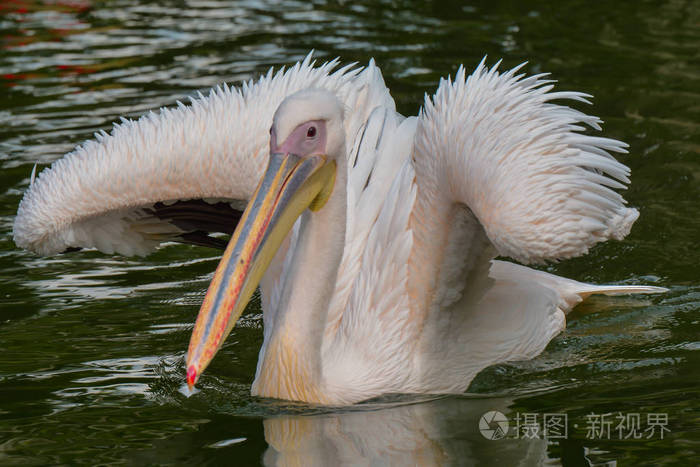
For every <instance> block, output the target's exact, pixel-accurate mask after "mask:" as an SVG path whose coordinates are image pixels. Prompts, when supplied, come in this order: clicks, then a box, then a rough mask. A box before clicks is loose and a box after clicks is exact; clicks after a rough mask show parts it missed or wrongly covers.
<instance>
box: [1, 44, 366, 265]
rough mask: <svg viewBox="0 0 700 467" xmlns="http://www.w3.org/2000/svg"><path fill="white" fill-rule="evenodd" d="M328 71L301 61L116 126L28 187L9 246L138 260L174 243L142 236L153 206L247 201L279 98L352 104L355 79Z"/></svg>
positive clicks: (154, 234)
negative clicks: (306, 92)
mask: <svg viewBox="0 0 700 467" xmlns="http://www.w3.org/2000/svg"><path fill="white" fill-rule="evenodd" d="M336 66H337V60H334V61H331V62H328V63H325V64H323V65H321V66H318V67H314V64H313V62H312V60H311V54H309V55H308V56H307V57H306V59H305V60H304V61H302V62H299V63H297V64H296V65H294V66H293V67H291V68H290V69H289V70H287V71H284V70H279V71H277V73H273V70H272V69H270V71H269V72H268V73H267V75H265V76H263V77H262V78H260V79H259V80H257V81H253V80H250V81H248V82H245V83H243V85H242V86H241V87H240V88H235V87H229V86H227V85H225V84H224V85H222V86H217V87H215V88H213V89H212V90H211V91H210V92H209V94H208V95H207V96H204V95H202V94H201V93H198V95H197V97H193V98H191V103H190V105H189V106H185V105H183V104H182V103H180V102H178V103H177V106H176V107H175V108H172V109H170V108H163V109H161V110H160V112H159V113H154V112H150V113H148V114H146V115H144V116H143V117H141V118H140V119H138V120H137V121H132V120H128V119H124V118H122V119H121V122H120V123H115V124H114V128H113V130H112V132H111V133H109V134H107V133H106V132H104V131H101V132H98V133H96V134H95V139H94V140H90V141H87V142H85V143H83V144H82V145H80V146H78V147H77V148H76V149H75V150H74V151H72V152H71V153H69V154H67V155H66V156H64V157H63V158H61V159H59V160H57V161H55V162H54V163H53V164H52V165H51V167H50V168H49V169H47V170H44V171H42V172H41V173H40V174H39V175H38V176H37V177H36V179H35V180H33V183H31V185H30V186H29V188H28V189H27V192H26V193H25V195H24V198H23V199H22V201H21V203H20V206H19V209H18V212H17V217H16V219H15V223H14V229H13V230H14V239H15V243H16V244H17V245H18V246H20V247H22V248H26V249H29V250H32V251H34V252H37V253H39V254H44V255H48V254H55V253H60V252H62V251H66V250H68V249H70V248H75V247H79V248H81V247H82V248H93V247H96V248H98V249H100V250H101V251H103V252H105V253H113V252H117V253H121V254H126V255H132V254H141V255H143V254H147V253H148V252H150V251H152V250H153V248H155V247H156V246H157V245H158V244H159V243H160V242H162V241H165V240H168V239H172V237H173V236H174V237H177V236H179V235H180V234H182V233H183V232H182V229H180V228H178V227H177V225H175V224H177V223H175V224H173V223H168V222H167V221H163V223H167V228H161V227H158V228H156V229H155V231H147V230H144V228H143V227H144V225H146V224H145V223H144V220H145V221H147V223H150V224H149V225H151V226H152V225H153V223H156V222H158V219H159V218H158V217H157V216H155V217H154V216H153V215H150V214H149V213H151V212H152V211H153V209H154V208H153V206H154V205H155V204H156V203H158V202H162V201H174V200H196V199H206V198H220V199H224V200H242V201H246V200H248V199H249V197H250V196H251V194H252V193H253V191H254V189H255V186H256V184H257V181H258V180H259V178H260V176H261V174H262V171H263V170H264V168H265V164H266V162H267V153H268V152H267V148H268V145H269V134H268V130H269V127H270V123H271V122H272V116H273V114H274V112H275V110H276V108H277V106H278V105H279V104H280V102H281V101H282V100H283V99H284V98H285V97H286V96H287V95H289V94H291V93H293V92H295V91H297V90H299V89H302V88H306V87H320V88H326V89H329V90H331V91H334V92H336V93H337V94H338V95H339V96H341V98H354V97H355V95H356V93H357V92H358V91H357V87H358V85H357V83H356V82H355V79H356V78H357V76H358V74H359V72H360V69H358V68H356V67H353V66H346V67H343V68H342V69H340V70H337V71H335V72H333V69H334V68H335V67H336ZM32 178H33V177H32ZM161 220H162V219H161ZM181 220H182V219H181ZM232 223H233V221H232ZM166 231H167V232H166ZM165 233H169V234H170V235H163V234H165Z"/></svg>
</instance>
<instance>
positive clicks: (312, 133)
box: [270, 120, 326, 157]
mask: <svg viewBox="0 0 700 467" xmlns="http://www.w3.org/2000/svg"><path fill="white" fill-rule="evenodd" d="M276 144H277V135H276V134H275V132H274V130H273V131H272V132H271V133H270V150H271V151H272V152H281V153H284V154H288V153H291V154H296V155H297V156H302V157H303V156H308V155H311V154H323V153H325V152H326V122H325V121H324V120H311V121H308V122H306V123H302V124H301V125H299V126H298V127H296V128H295V129H294V131H292V133H291V134H290V135H289V136H288V137H287V139H286V140H284V142H283V143H282V144H281V145H280V146H277V147H275V146H276Z"/></svg>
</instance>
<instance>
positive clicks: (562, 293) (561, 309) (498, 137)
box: [406, 62, 662, 392]
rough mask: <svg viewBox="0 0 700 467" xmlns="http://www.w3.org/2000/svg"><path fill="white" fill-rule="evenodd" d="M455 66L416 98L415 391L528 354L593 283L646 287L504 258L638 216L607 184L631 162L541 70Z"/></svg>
mask: <svg viewBox="0 0 700 467" xmlns="http://www.w3.org/2000/svg"><path fill="white" fill-rule="evenodd" d="M519 68H520V67H518V68H515V69H513V70H510V71H508V72H506V73H503V74H501V73H499V72H498V71H497V66H496V67H493V68H492V69H490V70H489V69H487V68H486V67H485V66H484V64H483V62H482V63H481V64H480V65H479V66H478V67H477V69H476V70H475V71H474V73H473V74H472V75H471V76H469V77H468V78H467V77H466V75H465V72H464V68H460V70H459V71H458V73H457V75H456V77H455V80H454V82H452V81H451V80H443V81H442V82H441V83H440V86H439V88H438V90H437V92H436V94H435V96H433V97H432V98H428V97H426V101H425V106H424V109H423V111H422V112H421V115H420V116H419V118H418V125H417V129H416V137H415V148H414V155H413V161H414V164H415V174H416V175H415V176H416V185H417V188H418V191H417V196H416V203H415V208H414V212H413V214H412V218H411V221H412V222H411V228H412V231H413V235H414V246H413V252H412V253H411V258H410V261H409V266H410V271H409V293H410V294H411V296H412V298H414V300H413V301H412V303H411V306H412V307H413V308H414V310H415V311H414V313H415V314H419V313H420V312H421V310H423V312H422V314H421V315H420V316H421V319H422V321H421V326H420V335H419V336H417V339H416V340H417V344H416V352H415V353H414V355H415V359H414V361H413V372H412V374H411V376H410V378H408V381H407V384H406V386H407V387H408V388H409V389H410V390H415V391H434V392H459V391H464V390H465V389H466V388H467V386H468V384H469V382H470V381H471V379H472V378H473V377H474V376H475V375H476V374H477V373H478V371H480V370H481V369H483V368H484V367H486V366H488V365H491V364H494V363H498V362H504V361H509V360H519V359H527V358H532V357H534V356H535V355H537V354H539V353H540V352H541V351H542V350H543V349H544V348H545V346H546V345H547V343H548V342H549V341H550V340H551V339H552V338H553V337H554V336H555V335H556V334H558V333H559V332H560V331H561V330H562V329H564V327H565V313H566V312H568V311H569V310H570V309H571V308H572V307H573V306H574V305H575V304H576V303H578V302H579V301H580V300H582V299H583V298H584V297H585V296H587V295H590V294H591V293H607V294H616V293H650V292H659V291H662V289H659V288H655V287H623V286H619V287H618V286H591V285H588V284H581V283H578V282H575V281H570V280H568V279H564V278H559V277H556V276H553V275H551V274H546V273H543V272H539V271H535V270H533V269H530V268H527V267H524V266H519V265H516V264H513V263H508V262H502V261H493V262H492V261H491V260H492V259H493V258H494V257H495V256H497V255H502V256H509V257H511V258H514V259H516V260H518V261H521V262H523V263H541V262H545V261H548V260H558V259H564V258H570V257H573V256H578V255H582V254H584V253H586V252H587V251H588V249H589V248H590V247H591V246H592V245H594V244H595V243H597V242H600V241H604V240H607V239H610V238H615V239H621V238H623V237H624V236H625V235H626V234H627V233H628V232H629V230H630V228H631V225H632V223H633V222H634V220H635V219H636V218H637V216H638V212H637V211H636V210H635V209H630V208H627V207H626V206H625V201H624V200H623V199H622V197H621V196H620V195H619V194H618V193H616V192H615V191H613V189H621V188H624V183H628V182H629V179H628V178H627V176H628V175H629V169H628V168H627V167H625V166H624V165H622V164H620V163H619V162H617V161H616V160H615V159H614V158H613V157H612V156H611V155H610V152H624V148H625V147H626V145H625V144H624V143H621V142H619V141H615V140H611V139H607V138H601V137H596V136H590V135H587V134H584V133H582V131H583V130H584V126H589V127H591V128H594V129H598V130H599V129H600V125H599V123H600V120H599V119H597V118H596V117H591V116H588V115H585V114H583V113H581V112H579V111H577V110H574V109H571V108H569V107H566V106H562V105H557V104H553V103H552V102H551V101H552V100H555V99H573V100H576V101H583V102H587V101H586V99H585V98H586V97H587V96H586V95H584V94H581V93H576V92H551V90H552V85H551V84H550V83H551V82H550V81H547V80H543V79H542V78H543V75H537V76H531V77H525V76H524V75H516V73H517V71H518V69H519Z"/></svg>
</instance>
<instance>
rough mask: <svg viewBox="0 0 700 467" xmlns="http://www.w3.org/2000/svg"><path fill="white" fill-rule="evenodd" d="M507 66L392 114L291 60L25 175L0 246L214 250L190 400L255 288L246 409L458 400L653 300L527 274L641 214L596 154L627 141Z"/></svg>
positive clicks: (190, 356) (327, 66)
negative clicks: (593, 317) (617, 310)
mask: <svg viewBox="0 0 700 467" xmlns="http://www.w3.org/2000/svg"><path fill="white" fill-rule="evenodd" d="M499 63H500V62H499ZM523 65H524V64H523ZM523 65H520V66H518V67H516V68H514V69H512V70H509V71H506V72H500V71H499V70H498V64H496V65H495V66H493V67H491V68H489V67H487V66H486V64H485V61H484V60H482V61H481V63H480V64H479V65H478V66H477V67H476V69H475V70H474V72H473V73H472V74H471V75H470V76H467V73H466V72H465V69H464V67H463V66H462V67H460V68H459V71H458V72H457V73H456V75H455V77H454V79H450V78H448V79H446V80H445V79H443V80H441V81H440V83H439V86H438V88H437V91H436V93H435V94H434V95H433V96H427V95H426V97H425V102H424V104H423V107H422V109H421V111H420V113H419V114H418V116H413V117H404V116H402V115H400V114H399V113H398V112H397V111H396V107H395V103H394V100H393V99H392V97H391V95H390V94H389V90H388V89H387V87H386V85H385V84H384V81H383V78H382V75H381V72H380V71H379V69H378V67H377V66H376V65H375V63H374V61H373V60H372V61H370V62H369V64H368V65H367V66H366V67H358V66H356V65H355V64H351V65H347V66H343V67H339V63H338V61H337V59H336V60H334V61H331V62H328V63H324V64H322V65H320V66H316V65H315V62H313V60H312V57H311V55H310V54H309V56H307V57H306V58H305V59H304V60H303V61H301V62H299V63H297V64H296V65H294V66H292V67H291V68H289V69H287V70H285V69H282V70H280V71H278V72H276V73H275V72H273V70H270V71H269V72H268V73H267V75H265V76H263V77H261V78H260V79H258V80H257V81H252V80H251V81H249V82H246V83H243V84H242V86H241V87H240V88H234V87H229V86H227V85H222V86H219V87H216V88H214V89H212V90H211V92H210V93H209V95H208V96H206V97H205V96H203V95H202V94H199V95H198V96H197V97H196V98H193V99H192V100H191V105H188V106H187V105H184V104H182V103H180V102H178V106H177V108H173V109H169V108H163V109H161V110H160V112H159V113H153V112H151V113H149V114H147V115H145V116H143V117H141V118H140V119H138V120H137V121H132V120H128V119H122V121H121V123H120V124H116V125H115V126H114V129H113V130H112V132H111V133H110V134H107V133H106V132H104V131H102V132H99V133H96V134H95V139H94V140H90V141H87V142H85V143H83V144H82V145H81V146H78V147H77V148H76V149H75V150H74V151H72V152H71V153H69V154H67V155H66V156H64V157H63V158H61V159H59V160H57V161H55V162H54V163H53V164H52V165H51V167H50V168H49V169H48V170H44V171H43V172H41V174H40V175H39V176H38V177H35V176H34V173H32V177H31V181H30V186H29V188H28V190H27V192H26V193H25V195H24V197H23V199H22V201H21V203H20V205H19V209H18V212H17V217H16V220H15V223H14V232H13V233H14V239H15V242H16V244H17V245H18V246H19V247H22V248H25V249H28V250H31V251H34V252H36V253H39V254H43V255H50V254H57V253H60V252H64V251H71V250H73V249H76V248H97V249H98V250H100V251H102V252H104V253H108V254H112V253H120V254H124V255H134V254H137V255H145V254H147V253H148V252H150V251H152V250H153V249H154V248H156V247H157V246H158V245H159V244H161V243H163V242H167V241H177V242H183V243H193V244H198V245H205V246H211V247H219V248H224V247H225V251H224V254H223V257H222V259H221V261H220V263H219V265H218V267H217V269H216V271H215V273H214V276H213V279H212V281H211V284H210V286H209V289H208V291H207V293H206V296H205V298H204V301H203V304H202V306H201V309H200V312H199V315H198V317H197V320H196V323H195V326H194V330H193V332H192V337H191V340H190V345H189V350H188V352H187V358H186V381H187V383H188V385H189V386H190V388H191V387H192V386H193V385H194V384H195V383H196V382H197V381H198V379H199V378H200V375H201V374H202V372H203V371H204V369H205V368H206V367H207V365H208V364H209V362H210V361H211V360H212V358H214V355H215V354H216V352H217V351H218V349H219V348H220V347H221V345H222V343H223V342H224V340H225V339H226V337H227V336H228V334H229V333H230V332H231V330H232V328H233V327H234V325H235V323H236V321H237V319H238V318H239V317H240V315H241V313H242V312H243V310H244V308H245V306H246V305H247V303H248V301H249V299H250V297H251V295H252V294H253V292H254V290H255V289H256V288H257V287H258V286H259V287H260V290H261V297H262V308H263V323H264V340H263V344H262V347H261V349H260V355H259V360H258V365H257V370H256V376H255V380H254V383H253V385H252V393H253V394H254V395H257V396H262V397H271V398H280V399H289V400H298V401H304V402H308V403H317V404H330V405H342V404H352V403H355V402H358V401H362V400H365V399H368V398H372V397H374V396H378V395H381V394H385V393H458V392H463V391H465V390H466V389H467V387H468V386H469V383H470V382H471V380H472V379H473V378H474V376H475V375H476V374H477V373H478V372H479V371H480V370H482V369H483V368H485V367H487V366H489V365H492V364H494V363H499V362H505V361H513V360H524V359H530V358H533V357H534V356H536V355H537V354H539V353H540V352H542V350H543V349H544V348H545V346H546V345H547V343H548V342H549V341H550V340H551V339H552V338H553V337H554V336H556V335H557V334H558V333H559V332H561V331H562V330H563V329H564V327H565V314H566V313H567V312H568V311H569V310H571V309H572V308H573V306H574V305H576V304H577V303H579V302H580V301H581V300H583V299H584V298H586V297H587V296H589V295H591V294H598V293H602V294H613V295H614V294H626V293H652V292H660V291H663V290H664V289H662V288H659V287H651V286H627V285H624V286H615V285H604V286H597V285H591V284H585V283H581V282H577V281H573V280H569V279H565V278H562V277H558V276H555V275H552V274H549V273H546V272H542V271H538V270H535V269H531V268H530V267H528V266H526V265H527V264H539V263H545V262H548V261H557V260H562V259H566V258H572V257H575V256H579V255H582V254H585V253H587V252H588V250H589V248H591V247H592V246H593V245H594V244H596V243H598V242H601V241H605V240H608V239H617V240H621V239H622V238H624V237H625V236H626V235H627V234H628V232H629V231H630V228H631V226H632V224H633V222H634V221H635V220H636V219H637V217H638V215H639V213H638V211H637V210H636V209H633V208H629V207H626V206H625V204H626V202H625V201H624V199H623V198H622V197H621V196H620V194H619V193H617V192H616V191H615V190H619V189H623V188H625V184H627V183H629V178H628V175H629V173H630V171H629V169H628V168H627V167H626V166H624V165H623V164H621V163H620V162H618V161H617V160H615V159H614V157H613V156H612V155H611V153H623V152H625V148H626V145H625V144H624V143H622V142H620V141H616V140H614V139H608V138H603V137H599V136H593V135H589V134H586V133H584V128H585V127H590V128H592V129H595V130H600V129H601V127H600V123H601V121H600V120H599V119H598V118H596V117H593V116H589V115H587V114H584V113H582V112H580V111H578V110H574V109H572V108H570V107H568V106H566V105H563V104H557V103H554V102H553V101H555V100H557V101H562V100H573V101H581V102H586V103H587V102H588V100H587V98H588V97H590V96H588V95H586V94H583V93H579V92H562V91H554V90H553V84H552V82H551V81H549V80H547V79H546V78H545V76H546V75H545V74H538V75H534V76H526V75H525V74H521V73H520V72H519V70H520V69H521V68H522V66H523ZM220 233H224V234H231V238H230V241H229V242H228V243H226V241H225V240H224V239H222V238H221V235H217V234H220ZM497 256H501V257H508V258H511V259H514V260H516V261H517V262H518V263H520V264H517V263H515V262H510V261H507V260H496V259H495V258H496V257H497Z"/></svg>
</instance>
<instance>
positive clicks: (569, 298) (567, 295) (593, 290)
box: [491, 261, 668, 313]
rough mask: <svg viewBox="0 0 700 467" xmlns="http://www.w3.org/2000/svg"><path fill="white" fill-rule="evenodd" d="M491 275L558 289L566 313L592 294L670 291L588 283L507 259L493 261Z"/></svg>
mask: <svg viewBox="0 0 700 467" xmlns="http://www.w3.org/2000/svg"><path fill="white" fill-rule="evenodd" d="M491 276H492V277H494V278H510V279H515V280H518V278H520V279H522V280H535V281H536V282H538V283H540V284H542V285H545V286H547V287H549V288H551V289H553V290H556V291H557V292H558V293H559V296H560V298H561V303H560V305H559V307H560V308H561V310H562V311H563V312H564V313H568V312H569V311H571V309H572V308H573V307H574V306H576V305H577V304H579V303H581V302H582V301H583V300H585V299H586V298H588V297H589V296H591V295H596V294H603V295H625V294H650V293H662V292H667V291H668V289H666V288H664V287H655V286H651V285H593V284H586V283H584V282H579V281H575V280H573V279H567V278H565V277H560V276H556V275H554V274H550V273H548V272H544V271H538V270H536V269H531V268H528V267H526V266H520V265H518V264H515V263H511V262H507V261H492V263H491Z"/></svg>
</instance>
